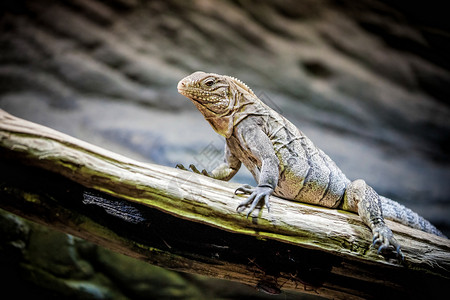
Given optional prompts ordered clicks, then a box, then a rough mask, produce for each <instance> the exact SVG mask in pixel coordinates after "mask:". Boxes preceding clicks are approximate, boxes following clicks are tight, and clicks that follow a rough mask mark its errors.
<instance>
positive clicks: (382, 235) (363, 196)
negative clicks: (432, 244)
mask: <svg viewBox="0 0 450 300" xmlns="http://www.w3.org/2000/svg"><path fill="white" fill-rule="evenodd" d="M343 208H344V209H346V210H350V211H354V212H357V213H358V215H359V216H360V217H361V219H362V221H363V222H364V223H365V224H366V225H367V226H369V227H370V229H371V230H372V234H373V245H374V246H377V247H378V253H380V252H382V251H385V250H386V249H387V248H388V247H389V245H392V246H393V247H394V248H395V249H396V251H397V256H398V257H400V259H401V260H403V259H404V257H403V253H402V250H401V248H400V244H399V243H398V242H397V240H396V239H395V238H394V234H393V233H392V231H391V229H390V228H389V227H388V226H387V225H386V224H385V223H384V218H383V212H382V209H381V202H380V196H379V195H378V194H377V193H376V192H375V190H374V189H373V188H372V187H370V186H369V185H367V184H366V182H365V181H364V180H361V179H359V180H355V181H353V182H352V183H350V184H349V186H348V187H347V189H346V192H345V197H344V203H343Z"/></svg>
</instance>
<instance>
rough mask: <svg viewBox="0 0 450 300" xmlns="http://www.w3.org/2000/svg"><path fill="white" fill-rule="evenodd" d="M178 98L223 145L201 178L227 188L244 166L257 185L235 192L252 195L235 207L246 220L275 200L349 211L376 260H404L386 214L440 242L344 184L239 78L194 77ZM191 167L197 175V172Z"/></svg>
mask: <svg viewBox="0 0 450 300" xmlns="http://www.w3.org/2000/svg"><path fill="white" fill-rule="evenodd" d="M178 91H179V92H180V93H181V94H182V95H184V96H186V97H188V98H189V99H191V100H192V102H193V103H194V104H195V106H196V107H197V108H198V109H199V110H200V112H201V113H202V114H203V115H204V117H205V119H206V120H207V121H208V122H209V123H210V124H211V126H212V127H213V128H214V130H215V131H216V132H217V133H219V134H220V135H222V136H224V137H225V138H226V147H225V162H224V163H223V164H222V165H220V166H219V167H217V168H216V169H215V170H213V171H212V172H211V173H208V172H207V171H205V170H203V171H202V172H201V173H202V174H204V175H207V176H210V177H213V178H216V179H220V180H229V179H231V178H232V177H233V176H234V175H235V174H236V173H237V171H238V170H239V168H240V166H241V163H243V164H244V165H245V166H246V167H247V169H249V170H250V172H251V173H252V175H253V177H254V178H255V180H256V181H257V182H258V186H257V187H255V188H253V187H251V186H249V185H244V186H242V187H240V188H238V189H237V190H236V192H243V193H248V194H250V196H249V197H248V198H247V199H246V200H245V201H243V202H242V203H241V204H239V206H238V210H239V209H241V208H244V207H246V206H248V205H250V209H249V211H248V213H247V216H248V215H249V214H250V213H251V212H252V211H253V210H254V209H255V208H256V206H257V205H258V203H260V202H263V203H264V204H265V205H266V207H267V209H270V203H269V196H270V195H271V194H272V193H273V194H275V195H277V196H280V197H283V198H287V199H292V200H298V201H300V202H306V203H311V204H316V205H321V206H325V207H329V208H340V209H344V210H347V211H352V212H355V213H357V214H358V215H359V216H360V217H361V219H362V220H363V222H364V223H365V224H367V226H369V227H370V229H371V230H372V233H373V244H374V245H375V246H377V247H378V253H380V252H381V251H385V250H386V249H387V248H388V247H389V246H390V245H391V246H393V247H394V248H395V249H396V251H397V254H398V256H399V257H400V258H402V259H403V254H402V252H401V249H400V245H399V244H398V242H397V241H396V239H395V238H394V236H393V234H392V231H391V230H390V229H389V228H388V227H387V226H386V224H385V223H384V218H383V211H384V212H385V216H386V217H387V218H390V219H393V220H396V221H399V222H401V223H404V224H406V225H408V226H410V227H414V228H418V229H421V230H423V231H426V232H430V233H433V234H436V235H440V236H442V233H441V232H440V231H439V230H437V229H436V227H434V226H433V225H431V224H430V223H429V222H428V221H426V220H425V219H423V218H422V217H420V216H418V215H417V214H416V213H414V212H412V211H411V210H409V209H407V208H405V207H404V206H402V205H400V204H398V203H397V202H395V201H392V200H390V199H387V198H385V197H382V196H379V195H378V194H377V193H376V192H375V191H374V190H373V189H372V188H371V187H370V186H368V185H367V184H366V183H365V182H364V181H363V180H361V179H360V180H356V181H353V182H351V181H350V180H349V179H347V177H346V176H345V175H344V174H343V173H342V171H341V170H340V169H339V168H338V167H337V166H336V164H335V163H334V162H333V161H332V160H331V159H330V157H328V155H326V154H325V153H324V152H323V151H322V150H320V149H319V148H317V147H316V146H314V144H313V143H312V142H311V140H310V139H308V137H306V136H305V135H304V134H303V133H302V132H301V131H300V130H298V129H297V128H296V127H295V126H294V125H293V124H292V123H291V122H289V121H288V120H287V119H285V118H284V117H283V116H282V115H280V114H278V113H277V112H275V111H274V110H272V109H271V108H269V107H268V106H267V105H265V104H264V103H263V102H262V101H261V100H259V99H258V98H257V97H256V95H255V94H254V93H253V91H252V90H251V89H250V88H249V87H248V86H246V85H245V84H244V83H242V82H241V81H239V80H237V79H236V78H233V77H229V76H225V75H218V74H212V73H204V72H195V73H193V74H191V75H189V76H187V77H186V78H184V79H182V80H181V81H180V82H179V83H178ZM178 167H179V168H181V169H185V168H184V167H183V166H182V165H178ZM190 167H191V169H192V170H193V171H194V172H197V173H200V172H199V171H198V170H197V169H196V168H195V166H192V165H191V166H190Z"/></svg>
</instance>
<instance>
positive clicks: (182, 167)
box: [175, 164, 213, 178]
mask: <svg viewBox="0 0 450 300" xmlns="http://www.w3.org/2000/svg"><path fill="white" fill-rule="evenodd" d="M175 168H178V169H180V170H183V171H189V170H188V169H186V167H185V166H183V165H182V164H177V165H176V166H175ZM189 169H191V170H192V172H194V173H196V174H202V175H205V176H207V177H211V178H213V176H212V175H211V174H210V173H209V172H208V171H206V170H205V169H203V170H202V171H201V172H200V171H199V170H198V169H197V167H195V166H194V165H193V164H190V165H189Z"/></svg>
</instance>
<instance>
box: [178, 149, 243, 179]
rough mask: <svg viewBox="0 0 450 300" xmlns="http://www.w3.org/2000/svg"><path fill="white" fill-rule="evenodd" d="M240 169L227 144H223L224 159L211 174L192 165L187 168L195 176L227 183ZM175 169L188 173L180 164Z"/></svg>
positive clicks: (239, 164)
mask: <svg viewBox="0 0 450 300" xmlns="http://www.w3.org/2000/svg"><path fill="white" fill-rule="evenodd" d="M240 167H241V161H240V160H239V159H238V158H237V157H236V156H234V155H233V154H232V153H231V151H230V148H229V147H228V145H227V144H225V158H224V162H223V163H222V164H220V165H219V166H217V167H216V168H215V169H214V170H212V171H211V172H208V171H206V170H205V169H203V170H202V171H199V170H198V169H197V168H196V167H195V166H194V165H193V164H191V165H189V168H190V169H191V170H192V171H193V172H194V173H197V174H203V175H205V176H208V177H211V178H214V179H218V180H224V181H228V180H230V179H231V178H233V176H234V175H235V174H236V173H237V172H238V171H239V168H240ZM176 168H178V169H181V170H184V171H188V169H186V168H185V167H184V166H183V165H182V164H177V165H176Z"/></svg>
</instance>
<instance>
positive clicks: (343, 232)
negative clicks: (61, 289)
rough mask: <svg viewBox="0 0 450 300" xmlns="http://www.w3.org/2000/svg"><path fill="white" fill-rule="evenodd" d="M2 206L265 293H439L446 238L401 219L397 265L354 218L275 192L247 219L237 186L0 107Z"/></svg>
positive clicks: (448, 261)
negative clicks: (123, 152)
mask: <svg viewBox="0 0 450 300" xmlns="http://www.w3.org/2000/svg"><path fill="white" fill-rule="evenodd" d="M0 154H1V155H0V158H1V159H0V163H1V167H2V172H1V173H2V174H1V182H0V184H1V186H0V187H1V190H0V195H1V200H0V207H2V208H4V209H6V210H8V211H11V212H14V213H16V214H18V215H21V216H23V217H25V218H28V219H31V220H34V221H36V222H39V223H42V224H46V225H48V226H51V227H53V228H56V229H59V230H62V231H64V232H67V233H70V234H73V235H77V236H79V237H82V238H85V239H87V240H90V241H93V242H95V243H98V244H100V245H102V246H105V247H107V248H110V249H112V250H115V251H118V252H121V253H124V254H126V255H129V256H132V257H136V258H138V259H141V260H143V261H147V262H150V263H152V264H156V265H159V266H162V267H165V268H170V269H174V270H178V271H183V272H191V273H196V274H202V275H207V276H211V277H216V278H224V279H230V280H234V281H239V282H242V283H246V284H251V285H255V286H258V287H259V288H260V289H262V290H265V291H267V292H272V293H276V292H278V290H279V289H287V290H297V291H301V292H307V293H312V294H319V295H321V296H325V297H334V298H349V297H350V298H368V297H369V298H370V297H375V296H385V295H389V296H396V295H398V296H400V295H403V296H404V295H405V293H406V294H411V295H413V296H417V295H418V294H423V295H429V293H430V292H431V293H436V295H438V294H440V293H441V292H443V291H444V290H443V289H444V288H445V283H448V282H449V278H450V242H449V240H447V239H445V238H440V237H437V236H434V235H431V234H427V233H424V232H421V231H419V230H415V229H411V228H408V227H406V226H403V225H401V224H397V223H395V222H389V221H388V223H389V226H390V227H391V228H392V230H393V231H394V234H395V236H396V238H397V239H398V241H399V242H400V244H401V245H402V250H403V252H404V254H405V262H404V263H403V264H400V263H399V262H398V261H397V260H396V259H395V258H394V257H392V258H390V259H386V258H383V257H381V256H379V255H377V254H376V250H375V249H374V248H372V247H371V233H370V231H369V229H368V228H367V227H366V226H365V225H364V224H363V223H362V222H361V221H360V219H359V217H358V216H357V215H354V214H351V213H348V212H344V211H340V210H333V209H326V208H321V207H315V206H311V205H305V204H300V203H296V202H293V201H288V200H285V199H281V198H277V197H272V198H271V201H272V207H271V212H270V214H269V213H268V212H267V210H266V209H262V210H260V211H259V215H258V218H249V219H247V218H245V215H244V214H239V213H236V211H235V208H236V206H237V204H238V203H239V202H240V201H241V200H242V199H241V198H240V197H239V196H236V195H234V190H235V189H236V188H237V186H238V185H236V184H232V183H226V182H221V181H217V180H214V179H211V178H207V177H205V176H201V175H197V174H193V173H189V172H186V171H181V170H177V169H174V168H169V167H164V166H159V165H154V164H147V163H141V162H137V161H135V160H132V159H129V158H126V157H124V156H121V155H118V154H116V153H113V152H110V151H107V150H105V149H102V148H99V147H96V146H93V145H91V144H88V143H86V142H83V141H80V140H78V139H75V138H73V137H70V136H67V135H65V134H62V133H60V132H57V131H55V130H52V129H49V128H47V127H44V126H41V125H37V124H34V123H31V122H28V121H25V120H22V119H19V118H16V117H13V116H11V115H9V114H7V113H6V112H4V111H2V110H0Z"/></svg>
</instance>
